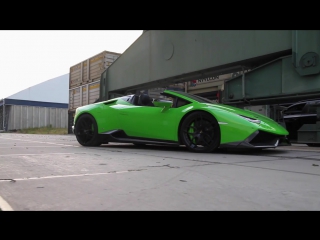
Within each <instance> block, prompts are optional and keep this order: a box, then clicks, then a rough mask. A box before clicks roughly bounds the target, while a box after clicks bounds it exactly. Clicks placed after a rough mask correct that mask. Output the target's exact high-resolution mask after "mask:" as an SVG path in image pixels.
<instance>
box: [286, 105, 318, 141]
mask: <svg viewBox="0 0 320 240" xmlns="http://www.w3.org/2000/svg"><path fill="white" fill-rule="evenodd" d="M317 107H320V100H308V101H300V102H297V103H294V104H292V105H290V106H288V107H287V108H286V109H285V110H283V112H282V113H283V119H284V122H285V125H286V129H287V130H288V132H289V139H290V140H291V141H296V140H297V139H298V130H299V129H300V128H301V127H302V125H304V124H315V123H316V122H317V121H320V118H319V114H318V115H317V110H316V109H317ZM308 146H320V144H312V143H311V144H308Z"/></svg>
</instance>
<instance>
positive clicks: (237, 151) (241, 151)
mask: <svg viewBox="0 0 320 240" xmlns="http://www.w3.org/2000/svg"><path fill="white" fill-rule="evenodd" d="M100 148H108V149H117V150H121V149H132V150H135V149H144V150H157V151H166V152H190V151H189V150H188V149H187V148H186V147H185V146H179V147H177V146H168V145H153V144H147V145H141V146H137V145H134V144H130V143H127V144H125V143H124V144H103V145H101V146H100ZM285 152H288V150H280V149H274V148H269V149H225V148H218V149H217V150H216V151H214V152H213V153H204V154H236V155H271V154H275V153H277V154H281V153H285ZM198 154H203V153H198Z"/></svg>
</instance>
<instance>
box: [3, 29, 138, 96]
mask: <svg viewBox="0 0 320 240" xmlns="http://www.w3.org/2000/svg"><path fill="white" fill-rule="evenodd" d="M142 32H143V30H88V31H87V30H86V31H82V30H81V31H80V30H77V31H76V30H61V31H60V30H59V31H58V30H36V31H31V30H19V31H16V30H8V31H7V30H0V99H2V98H6V97H9V96H10V95H13V94H15V93H17V92H19V91H22V90H24V89H27V88H29V87H32V86H34V85H36V84H38V83H41V82H44V81H47V80H50V79H53V78H56V77H59V76H61V75H64V74H67V73H69V70H70V67H71V66H73V65H76V64H77V63H80V62H82V61H84V60H86V59H88V58H90V57H93V56H94V55H97V54H99V53H101V52H103V51H110V52H116V53H123V52H124V51H125V50H126V49H127V48H128V47H129V46H130V45H131V44H132V43H134V42H135V41H136V40H137V39H138V38H139V37H140V36H141V34H142Z"/></svg>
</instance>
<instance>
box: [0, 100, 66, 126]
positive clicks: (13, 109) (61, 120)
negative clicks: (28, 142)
mask: <svg viewBox="0 0 320 240" xmlns="http://www.w3.org/2000/svg"><path fill="white" fill-rule="evenodd" d="M4 112H5V118H4V119H3V106H1V107H0V130H5V131H10V130H19V129H27V128H37V127H48V126H51V127H53V128H67V127H68V109H67V108H49V107H35V106H21V105H7V106H5V111H4Z"/></svg>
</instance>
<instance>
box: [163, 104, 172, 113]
mask: <svg viewBox="0 0 320 240" xmlns="http://www.w3.org/2000/svg"><path fill="white" fill-rule="evenodd" d="M169 108H170V107H169V106H168V105H164V106H163V108H162V110H161V112H166V111H168V110H169Z"/></svg>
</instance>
